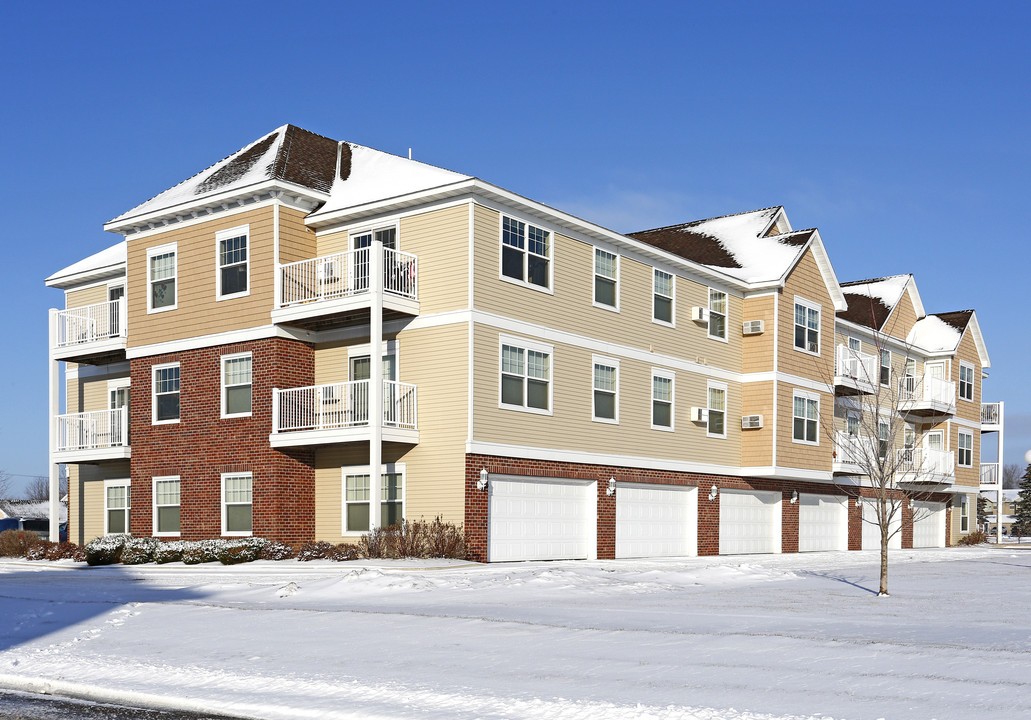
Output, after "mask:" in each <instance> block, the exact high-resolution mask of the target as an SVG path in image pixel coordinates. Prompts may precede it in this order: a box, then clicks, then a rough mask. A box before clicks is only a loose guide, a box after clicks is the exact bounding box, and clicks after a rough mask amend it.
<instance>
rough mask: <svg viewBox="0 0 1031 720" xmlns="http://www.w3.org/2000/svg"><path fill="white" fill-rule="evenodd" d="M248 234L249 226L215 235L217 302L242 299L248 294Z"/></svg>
mask: <svg viewBox="0 0 1031 720" xmlns="http://www.w3.org/2000/svg"><path fill="white" fill-rule="evenodd" d="M249 233H250V226H249V225H242V226H240V227H235V228H232V229H231V230H222V231H220V232H217V233H215V243H216V245H217V246H218V250H217V252H218V273H217V275H216V283H217V285H218V288H217V292H216V293H215V298H216V299H217V300H226V299H228V298H234V297H243V296H244V295H247V294H248V292H247V289H248V287H249V284H248V277H249V275H250V272H249V267H250V264H249V263H248V262H247V240H248V235H249Z"/></svg>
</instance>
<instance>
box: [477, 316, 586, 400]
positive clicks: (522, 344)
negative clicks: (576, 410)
mask: <svg viewBox="0 0 1031 720" xmlns="http://www.w3.org/2000/svg"><path fill="white" fill-rule="evenodd" d="M505 345H510V346H511V347H516V348H522V349H523V350H524V351H526V350H533V351H534V352H539V353H547V355H548V409H547V410H541V409H540V408H532V407H527V406H525V405H509V404H508V403H504V402H502V401H501V379H502V375H503V373H502V372H501V368H502V357H501V356H502V352H503V347H504V346H505ZM525 361H526V360H525V357H524V362H525ZM592 372H593V368H592ZM526 377H527V376H526V375H525V374H524V375H523V378H524V380H525V378H526ZM592 387H593V383H592ZM523 399H524V400H525V399H526V388H525V386H524V388H523ZM498 408H499V409H501V410H515V411H516V412H525V413H531V414H532V415H554V414H555V346H554V345H548V344H547V343H542V342H538V341H536V340H527V339H525V338H519V337H514V336H512V335H499V336H498Z"/></svg>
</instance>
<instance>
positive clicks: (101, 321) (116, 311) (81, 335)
mask: <svg viewBox="0 0 1031 720" xmlns="http://www.w3.org/2000/svg"><path fill="white" fill-rule="evenodd" d="M127 325H128V323H127V322H126V316H125V298H119V299H118V300H109V301H107V302H102V303H97V304H96V305H84V306H83V307H77V308H69V309H67V310H58V311H57V327H56V328H55V332H56V334H57V336H56V338H55V342H56V344H57V347H58V348H67V347H72V346H76V345H84V344H86V343H94V342H99V341H102V340H112V339H114V338H124V337H125V334H126V332H125V331H126V326H127Z"/></svg>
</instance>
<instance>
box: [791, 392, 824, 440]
mask: <svg viewBox="0 0 1031 720" xmlns="http://www.w3.org/2000/svg"><path fill="white" fill-rule="evenodd" d="M819 418H820V396H819V395H812V394H810V393H803V392H801V391H799V390H796V391H795V394H794V409H793V411H792V428H791V440H792V442H797V443H805V444H807V445H819V444H820V438H819V436H818V435H817V434H816V433H817V430H818V429H819Z"/></svg>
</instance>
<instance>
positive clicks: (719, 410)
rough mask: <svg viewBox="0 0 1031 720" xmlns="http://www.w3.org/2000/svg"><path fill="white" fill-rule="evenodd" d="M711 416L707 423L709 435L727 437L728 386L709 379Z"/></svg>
mask: <svg viewBox="0 0 1031 720" xmlns="http://www.w3.org/2000/svg"><path fill="white" fill-rule="evenodd" d="M707 389H708V394H709V399H708V406H707V407H708V408H709V417H708V421H707V424H706V434H707V435H708V437H721V438H725V437H727V386H726V385H725V384H724V383H716V382H712V381H709V384H708V388H707Z"/></svg>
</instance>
